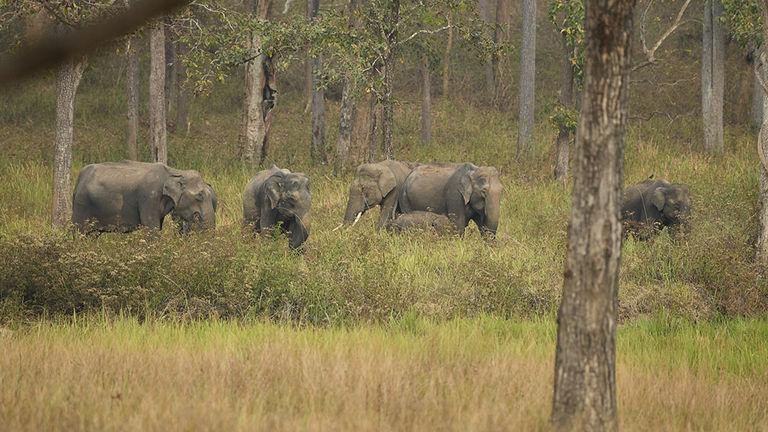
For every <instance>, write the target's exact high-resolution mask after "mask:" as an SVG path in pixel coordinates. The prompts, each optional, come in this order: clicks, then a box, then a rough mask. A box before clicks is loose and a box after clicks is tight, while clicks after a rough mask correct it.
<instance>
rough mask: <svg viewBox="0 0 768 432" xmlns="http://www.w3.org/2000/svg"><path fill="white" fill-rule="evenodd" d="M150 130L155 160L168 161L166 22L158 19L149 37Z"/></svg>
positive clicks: (152, 157) (153, 158)
mask: <svg viewBox="0 0 768 432" xmlns="http://www.w3.org/2000/svg"><path fill="white" fill-rule="evenodd" d="M149 51H150V63H151V64H150V69H149V131H150V140H151V141H150V146H151V147H150V149H151V153H152V156H151V159H152V161H153V162H161V163H168V150H167V148H166V138H167V137H166V130H165V126H166V124H165V24H164V23H163V21H162V20H161V21H157V22H156V23H154V24H153V25H152V28H151V29H150V38H149Z"/></svg>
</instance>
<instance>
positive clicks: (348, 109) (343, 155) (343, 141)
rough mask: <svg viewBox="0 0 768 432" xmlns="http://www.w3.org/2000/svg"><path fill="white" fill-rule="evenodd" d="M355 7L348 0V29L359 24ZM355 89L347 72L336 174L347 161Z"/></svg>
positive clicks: (343, 169)
mask: <svg viewBox="0 0 768 432" xmlns="http://www.w3.org/2000/svg"><path fill="white" fill-rule="evenodd" d="M355 9H357V0H350V1H349V5H348V7H347V13H348V15H349V19H348V26H349V28H350V29H354V28H357V27H359V26H360V22H359V20H357V19H356V17H355ZM357 91H358V83H357V82H356V81H355V80H354V78H353V77H352V75H351V74H349V73H347V74H346V75H345V76H344V83H343V84H342V88H341V106H340V107H339V138H338V140H337V141H336V162H335V164H334V173H335V174H337V175H338V174H342V173H344V171H345V170H346V167H347V163H348V162H349V149H350V147H351V146H352V132H353V130H354V127H355V117H356V115H357V97H358V95H357Z"/></svg>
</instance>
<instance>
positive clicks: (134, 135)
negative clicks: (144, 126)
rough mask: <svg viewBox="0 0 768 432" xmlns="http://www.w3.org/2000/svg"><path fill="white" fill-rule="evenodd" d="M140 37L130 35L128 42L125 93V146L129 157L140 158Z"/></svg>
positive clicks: (132, 158) (131, 158)
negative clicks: (126, 125) (126, 126)
mask: <svg viewBox="0 0 768 432" xmlns="http://www.w3.org/2000/svg"><path fill="white" fill-rule="evenodd" d="M138 44H139V38H138V36H136V35H133V36H130V37H129V38H128V39H127V42H126V47H125V48H126V49H125V51H126V52H125V56H126V63H127V64H126V68H125V75H126V80H125V93H126V99H127V102H128V103H127V105H128V114H127V117H128V134H127V137H126V142H125V147H126V153H127V154H128V159H130V160H138V159H139V145H138V137H139V80H140V78H139V51H138V50H137V49H136V48H137V46H138Z"/></svg>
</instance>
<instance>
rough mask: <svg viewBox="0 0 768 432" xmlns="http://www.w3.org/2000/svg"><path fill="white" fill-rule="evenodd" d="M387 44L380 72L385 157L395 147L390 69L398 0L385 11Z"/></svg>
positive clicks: (392, 62) (389, 157)
mask: <svg viewBox="0 0 768 432" xmlns="http://www.w3.org/2000/svg"><path fill="white" fill-rule="evenodd" d="M386 20H387V26H386V27H387V33H388V38H387V39H388V40H387V46H388V50H389V52H388V53H387V56H386V58H385V59H384V64H383V65H382V69H381V70H382V72H383V74H384V89H383V92H382V93H383V94H382V97H381V101H380V104H381V111H382V113H381V136H382V143H381V144H382V145H381V147H382V151H383V152H384V157H385V158H386V159H394V158H395V149H394V145H393V143H392V135H393V132H392V128H393V127H394V120H395V109H394V100H393V98H392V73H393V72H392V69H393V68H394V67H395V65H394V58H395V52H394V50H395V41H396V40H397V24H398V22H399V21H400V0H391V4H390V7H389V10H388V11H387V17H386Z"/></svg>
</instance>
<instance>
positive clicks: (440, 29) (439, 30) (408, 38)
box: [395, 0, 690, 45]
mask: <svg viewBox="0 0 768 432" xmlns="http://www.w3.org/2000/svg"><path fill="white" fill-rule="evenodd" d="M688 1H690V0H688ZM451 27H453V26H452V25H450V24H449V25H446V26H442V27H440V28H437V29H434V30H419V31H416V32H414V33H413V34H412V35H410V36H408V37H407V38H405V39H403V40H401V41H398V42H395V45H402V44H404V43H406V42H408V41H410V40H411V39H413V38H415V37H416V36H418V35H422V34H435V33H440V32H441V31H445V30H448V29H449V28H451Z"/></svg>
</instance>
